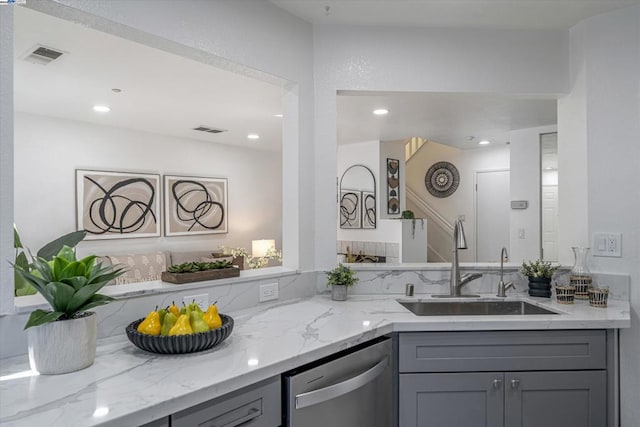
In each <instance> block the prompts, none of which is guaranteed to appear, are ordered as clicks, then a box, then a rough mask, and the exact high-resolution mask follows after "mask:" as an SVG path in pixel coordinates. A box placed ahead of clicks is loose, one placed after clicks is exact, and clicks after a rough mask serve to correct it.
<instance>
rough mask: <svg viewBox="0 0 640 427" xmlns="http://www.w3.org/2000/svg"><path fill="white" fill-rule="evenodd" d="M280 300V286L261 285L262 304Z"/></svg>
mask: <svg viewBox="0 0 640 427" xmlns="http://www.w3.org/2000/svg"><path fill="white" fill-rule="evenodd" d="M272 299H278V284H277V283H269V284H268V285H260V302H263V301H271V300H272Z"/></svg>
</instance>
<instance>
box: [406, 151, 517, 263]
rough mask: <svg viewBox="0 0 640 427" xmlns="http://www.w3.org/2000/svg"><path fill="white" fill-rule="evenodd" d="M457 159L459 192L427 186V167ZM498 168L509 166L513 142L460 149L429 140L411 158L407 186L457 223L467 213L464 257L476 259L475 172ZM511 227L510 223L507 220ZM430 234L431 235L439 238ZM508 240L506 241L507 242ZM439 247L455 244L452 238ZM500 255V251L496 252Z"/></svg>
mask: <svg viewBox="0 0 640 427" xmlns="http://www.w3.org/2000/svg"><path fill="white" fill-rule="evenodd" d="M440 161H447V162H451V163H453V164H454V165H455V166H456V168H457V169H458V172H459V173H460V184H459V185H458V189H457V190H456V192H455V193H453V194H452V195H451V196H449V197H444V198H438V197H435V196H432V195H431V194H430V193H429V192H428V191H427V188H426V187H425V183H424V179H425V175H426V173H427V170H428V169H429V167H431V165H433V164H434V163H436V162H440ZM495 169H509V146H508V145H501V146H494V147H482V148H477V149H473V150H460V149H458V148H455V147H450V146H448V145H444V144H439V143H437V142H433V141H429V142H427V143H426V144H425V145H423V146H422V148H420V150H418V151H417V152H416V154H414V155H413V157H411V159H410V160H409V162H407V186H408V187H409V188H410V189H411V190H413V191H414V192H415V193H416V194H417V195H418V197H420V198H421V199H422V200H424V201H425V202H426V203H427V204H428V205H430V206H431V207H432V208H434V209H435V210H436V211H437V212H438V213H440V215H442V216H443V217H444V218H446V219H447V221H449V223H451V224H453V222H454V221H455V220H456V219H457V218H458V216H460V215H464V216H465V221H464V231H465V236H466V237H467V246H468V248H469V249H467V250H462V251H460V252H459V257H460V261H464V262H472V261H474V260H475V248H476V227H475V218H476V211H475V173H476V171H483V170H484V171H486V170H495ZM505 227H508V224H505ZM436 236H437V235H430V236H429V238H436ZM507 243H508V242H505V244H507ZM434 245H435V246H436V247H443V246H446V245H448V246H451V244H450V242H448V243H446V244H445V245H441V244H439V243H437V242H434ZM496 256H497V257H499V254H497V255H496Z"/></svg>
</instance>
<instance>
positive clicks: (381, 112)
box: [373, 108, 389, 116]
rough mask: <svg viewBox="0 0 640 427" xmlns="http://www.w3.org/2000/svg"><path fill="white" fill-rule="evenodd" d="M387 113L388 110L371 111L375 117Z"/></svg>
mask: <svg viewBox="0 0 640 427" xmlns="http://www.w3.org/2000/svg"><path fill="white" fill-rule="evenodd" d="M388 113H389V110H387V109H386V108H378V109H377V110H373V114H375V115H376V116H384V115H385V114H388Z"/></svg>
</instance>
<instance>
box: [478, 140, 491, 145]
mask: <svg viewBox="0 0 640 427" xmlns="http://www.w3.org/2000/svg"><path fill="white" fill-rule="evenodd" d="M489 144H491V142H490V141H487V140H486V139H483V140H482V141H480V142H478V145H489Z"/></svg>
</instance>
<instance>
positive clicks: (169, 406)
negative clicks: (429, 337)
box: [0, 294, 630, 427]
mask: <svg viewBox="0 0 640 427" xmlns="http://www.w3.org/2000/svg"><path fill="white" fill-rule="evenodd" d="M421 299H430V297H428V296H425V295H418V296H416V297H413V298H408V297H405V296H404V295H354V296H350V297H349V300H348V301H346V302H335V301H331V299H330V297H329V295H327V294H323V295H316V296H314V297H311V298H308V299H302V300H294V301H286V302H280V303H275V304H271V305H260V306H258V307H255V308H252V309H249V310H245V311H241V312H234V313H228V314H230V315H232V316H233V317H234V319H235V321H236V323H235V328H234V331H233V333H232V334H231V336H230V337H229V338H228V339H227V340H226V341H225V342H223V343H222V344H221V345H219V346H218V347H215V348H213V349H211V350H209V351H205V352H201V353H193V354H186V355H155V354H151V353H146V352H144V351H142V350H139V349H138V348H136V347H134V346H133V344H131V343H130V342H129V341H128V340H127V338H126V336H125V335H124V331H123V334H122V335H121V336H115V337H111V338H107V339H103V340H100V341H99V342H98V349H97V356H96V360H95V363H94V364H93V365H92V366H91V367H89V368H87V369H84V370H82V371H78V372H75V373H70V374H64V375H54V376H47V375H33V373H32V372H29V371H28V370H29V366H28V360H27V357H26V356H20V357H14V358H10V359H3V360H2V361H0V362H1V367H0V424H1V425H3V426H34V425H48V426H52V427H53V426H65V427H71V426H94V425H103V426H122V425H140V424H144V423H146V422H149V421H152V420H154V419H158V418H161V417H163V416H167V415H169V414H172V413H174V412H177V411H180V410H182V409H186V408H189V407H191V406H193V405H196V404H198V403H202V402H205V401H207V400H210V399H213V398H216V397H219V396H222V395H224V394H226V393H229V392H231V391H234V390H237V389H240V388H242V387H245V386H247V385H250V384H253V383H255V382H258V381H260V380H263V379H266V378H269V377H271V376H274V375H278V374H280V373H282V372H284V371H287V370H290V369H292V368H295V367H297V366H300V365H303V364H305V363H308V362H312V361H314V360H317V359H319V358H322V357H324V356H328V355H330V354H332V353H335V352H337V351H340V350H343V349H346V348H349V347H352V346H354V345H356V344H359V343H362V342H366V341H368V340H370V339H372V338H375V337H377V336H381V335H385V334H388V333H390V332H394V331H456V330H518V329H521V330H526V329H613V328H628V327H629V326H630V309H629V303H628V302H625V301H610V303H609V307H608V308H605V309H603V308H593V307H590V306H589V304H588V303H586V302H577V303H576V304H574V305H559V304H557V303H556V302H555V301H551V300H548V299H539V298H528V297H521V296H516V297H509V298H507V300H527V301H529V302H532V303H534V304H537V305H542V306H544V307H547V308H550V309H552V310H554V311H556V312H560V314H556V315H525V316H508V317H506V316H438V317H419V316H415V315H414V314H413V313H411V312H409V311H408V310H407V309H405V308H404V307H403V306H401V305H400V304H398V302H397V301H396V300H414V301H416V300H421ZM485 299H498V298H496V297H493V295H491V296H489V295H487V298H485Z"/></svg>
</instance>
